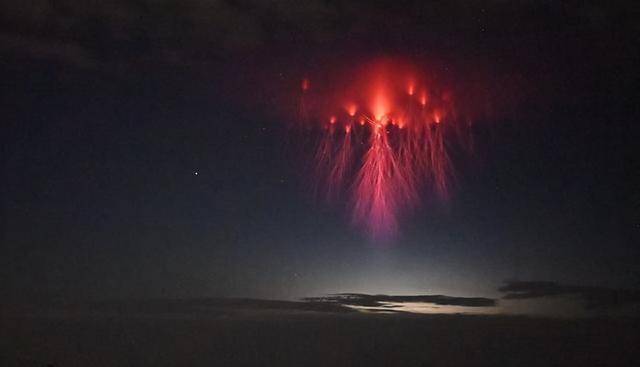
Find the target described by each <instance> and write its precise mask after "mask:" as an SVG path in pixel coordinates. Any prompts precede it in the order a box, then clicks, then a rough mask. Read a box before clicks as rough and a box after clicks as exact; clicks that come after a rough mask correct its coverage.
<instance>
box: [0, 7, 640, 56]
mask: <svg viewBox="0 0 640 367" xmlns="http://www.w3.org/2000/svg"><path fill="white" fill-rule="evenodd" d="M516 3H517V4H511V3H509V2H503V1H487V2H477V3H475V2H474V3H472V4H470V3H469V2H467V1H449V2H444V3H440V2H422V1H405V2H388V3H387V4H384V3H378V2H369V1H364V0H362V1H358V0H356V1H347V0H342V1H332V2H328V1H322V0H310V1H294V0H271V1H258V0H238V1H233V0H218V1H211V0H159V1H156V0H137V1H125V0H116V1H108V2H94V1H82V2H78V1H73V0H61V1H49V0H35V1H7V2H3V3H2V4H1V5H0V14H1V15H0V21H1V22H0V24H2V25H1V26H0V36H1V37H0V49H4V50H5V51H12V52H14V53H17V54H21V55H27V56H29V57H36V58H44V59H52V58H53V59H56V60H62V61H69V62H70V63H71V64H73V65H76V66H86V65H96V64H99V65H105V66H108V67H110V68H123V67H130V66H132V65H133V66H135V65H138V66H147V65H149V64H151V65H155V64H157V63H162V64H169V65H191V66H193V65H198V64H201V63H207V62H212V61H216V60H220V59H226V58H228V57H229V54H230V53H237V52H240V53H246V52H250V53H255V54H257V55H263V56H265V55H269V54H277V53H279V52H283V51H286V52H290V51H291V49H292V48H297V49H301V50H307V51H308V50H309V49H310V48H314V47H318V46H321V45H324V46H327V47H329V48H330V49H332V50H334V49H335V47H334V46H335V45H336V44H341V45H343V46H344V45H345V44H346V45H353V44H358V43H360V44H364V45H366V47H367V48H368V49H372V48H373V49H375V48H376V47H381V46H383V45H387V46H388V45H403V44H405V45H407V44H412V45H414V46H419V47H420V49H423V50H424V49H425V48H429V46H433V45H434V43H437V44H438V47H442V46H443V45H446V44H449V47H450V48H453V49H457V48H459V47H460V44H461V43H460V42H458V41H460V40H464V39H466V38H468V37H476V36H477V35H479V34H482V35H483V36H486V35H488V34H493V36H494V37H502V35H503V34H504V32H509V33H510V34H512V33H515V34H529V33H530V32H532V31H535V32H539V29H537V28H536V24H537V23H536V22H534V21H532V19H531V17H530V16H529V15H528V14H530V13H531V12H532V10H536V12H537V13H540V12H542V13H543V14H545V16H547V15H548V16H549V17H558V22H557V23H558V24H562V22H563V21H567V20H575V21H574V22H573V24H577V25H580V27H582V28H584V29H586V30H594V29H600V28H603V27H607V26H610V25H611V19H613V18H614V17H615V19H618V20H620V19H622V20H626V19H627V18H628V17H620V16H618V15H621V14H622V15H624V12H622V10H623V9H621V7H617V8H616V7H608V8H606V7H603V6H597V5H593V4H592V5H588V4H586V5H584V6H581V7H578V8H577V10H572V11H571V12H569V10H568V8H567V9H565V8H563V7H561V6H551V5H547V6H541V5H538V4H537V3H538V2H535V1H519V2H516ZM594 4H595V3H594ZM365 15H366V16H365ZM452 19H454V20H455V21H452ZM497 19H500V20H499V22H498V21H497ZM550 23H554V22H553V21H550ZM629 23H630V24H634V23H633V22H629ZM616 24H620V23H619V22H618V23H616ZM472 44H473V43H472ZM485 46H486V45H485Z"/></svg>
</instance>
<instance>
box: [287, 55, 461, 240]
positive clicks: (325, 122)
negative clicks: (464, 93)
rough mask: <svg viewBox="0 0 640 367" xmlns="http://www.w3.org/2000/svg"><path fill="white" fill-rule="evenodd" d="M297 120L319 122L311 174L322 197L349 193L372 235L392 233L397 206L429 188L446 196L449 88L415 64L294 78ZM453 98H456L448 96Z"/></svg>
mask: <svg viewBox="0 0 640 367" xmlns="http://www.w3.org/2000/svg"><path fill="white" fill-rule="evenodd" d="M301 86H302V88H301V89H302V90H301V99H300V106H302V107H301V108H300V109H299V110H300V111H301V112H304V114H305V115H304V116H302V115H301V116H300V118H299V119H300V120H303V121H304V123H305V124H312V125H314V124H315V125H319V126H320V127H322V130H321V131H322V138H321V139H320V141H319V143H318V145H317V146H316V148H315V154H314V162H315V163H314V166H315V170H314V173H315V177H316V182H318V183H319V186H320V187H321V188H322V189H321V190H320V191H321V192H324V193H326V195H327V196H328V197H329V198H332V199H333V198H336V197H337V196H338V195H339V194H340V193H341V192H347V193H348V195H349V197H350V200H349V202H350V206H351V209H352V220H353V223H354V224H356V225H357V226H358V227H361V228H364V229H365V230H366V231H367V232H368V233H369V234H370V235H371V237H372V238H374V239H384V238H389V237H390V236H392V235H393V234H394V233H395V232H396V230H397V228H398V227H399V222H400V221H401V219H402V218H403V213H404V212H405V211H406V210H407V209H410V208H412V207H414V206H416V205H417V204H418V203H419V202H420V196H421V195H422V194H424V193H426V192H428V191H429V190H426V188H430V190H431V191H432V192H435V193H437V194H439V195H440V196H441V197H443V198H446V197H448V196H449V193H450V186H451V179H452V177H453V166H452V162H451V159H450V152H449V148H448V147H449V146H450V143H451V141H450V139H454V138H455V137H456V136H457V135H455V134H450V133H449V131H456V132H459V131H460V129H461V128H464V127H467V126H470V123H469V122H468V121H469V117H468V116H465V120H464V121H465V123H462V124H461V123H458V119H457V118H458V117H459V116H460V115H461V114H459V113H458V111H456V110H455V108H454V101H455V98H454V94H453V93H452V91H451V90H450V89H446V90H445V89H442V87H443V86H441V85H438V83H436V82H434V81H433V80H430V79H427V78H426V77H425V75H424V73H420V71H419V70H417V69H416V68H412V67H410V66H407V65H405V64H401V63H395V62H393V61H388V60H387V61H381V62H375V63H372V65H370V66H368V67H364V68H362V69H361V70H360V73H357V74H356V76H351V77H350V78H349V79H348V80H347V81H340V84H339V85H335V86H332V87H333V88H334V89H335V90H334V89H329V90H326V91H315V90H314V88H311V87H310V82H309V80H308V79H306V78H305V79H304V80H303V81H302V84H301ZM456 102H457V101H456Z"/></svg>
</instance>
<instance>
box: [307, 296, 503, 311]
mask: <svg viewBox="0 0 640 367" xmlns="http://www.w3.org/2000/svg"><path fill="white" fill-rule="evenodd" d="M304 300H306V301H310V302H319V303H329V304H338V305H348V306H361V307H381V308H390V309H392V308H394V307H397V306H395V305H391V304H390V303H425V304H433V305H438V306H465V307H494V306H495V305H496V301H495V300H494V299H491V298H482V297H451V296H443V295H411V296H389V295H384V294H376V295H370V294H360V293H339V294H332V295H329V296H325V297H309V298H305V299H304Z"/></svg>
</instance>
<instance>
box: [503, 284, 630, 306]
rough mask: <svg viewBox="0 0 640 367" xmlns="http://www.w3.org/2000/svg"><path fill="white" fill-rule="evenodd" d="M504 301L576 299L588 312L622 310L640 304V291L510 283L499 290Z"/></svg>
mask: <svg viewBox="0 0 640 367" xmlns="http://www.w3.org/2000/svg"><path fill="white" fill-rule="evenodd" d="M498 290H499V291H500V292H503V293H505V295H504V297H503V298H504V299H510V300H525V299H533V298H546V297H574V298H578V299H579V300H580V301H582V302H583V304H584V306H585V308H586V309H588V310H595V309H611V308H620V307H624V306H628V305H637V304H640V290H632V289H613V288H605V287H589V286H576V285H563V284H559V283H556V282H548V281H508V282H506V284H505V285H504V286H502V287H500V288H498Z"/></svg>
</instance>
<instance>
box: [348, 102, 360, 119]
mask: <svg viewBox="0 0 640 367" xmlns="http://www.w3.org/2000/svg"><path fill="white" fill-rule="evenodd" d="M357 111H358V106H356V104H355V103H350V104H349V105H348V106H347V113H348V114H349V116H351V117H353V116H355V115H356V112H357Z"/></svg>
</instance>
